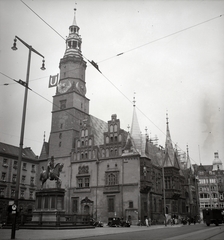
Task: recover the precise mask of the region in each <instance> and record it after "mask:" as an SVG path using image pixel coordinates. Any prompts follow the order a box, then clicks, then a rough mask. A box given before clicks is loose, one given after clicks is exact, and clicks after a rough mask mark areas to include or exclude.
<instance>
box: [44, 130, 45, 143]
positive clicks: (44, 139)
mask: <svg viewBox="0 0 224 240" xmlns="http://www.w3.org/2000/svg"><path fill="white" fill-rule="evenodd" d="M44 142H45V131H44Z"/></svg>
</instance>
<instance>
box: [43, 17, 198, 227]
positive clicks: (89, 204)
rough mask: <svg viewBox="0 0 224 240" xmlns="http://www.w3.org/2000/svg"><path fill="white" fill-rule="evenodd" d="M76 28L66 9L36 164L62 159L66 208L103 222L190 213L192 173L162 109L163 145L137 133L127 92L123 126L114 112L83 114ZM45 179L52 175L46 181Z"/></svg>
mask: <svg viewBox="0 0 224 240" xmlns="http://www.w3.org/2000/svg"><path fill="white" fill-rule="evenodd" d="M75 13H76V12H75ZM79 30H80V29H79V27H78V25H77V23H76V16H74V21H73V23H72V25H71V26H70V27H69V36H68V37H67V39H66V50H65V53H64V56H63V58H62V59H61V60H60V64H59V68H60V80H59V84H58V86H57V89H56V94H55V96H54V97H53V110H52V123H51V133H50V137H49V141H48V142H44V144H43V148H42V152H41V155H40V158H39V163H40V164H39V167H40V169H41V168H42V167H44V168H45V169H46V167H47V164H48V162H49V160H50V158H51V157H52V156H53V157H54V161H55V164H56V163H63V164H64V167H63V170H62V172H61V175H60V178H61V180H62V188H64V189H65V191H66V194H65V199H64V205H65V210H66V212H68V213H80V214H90V215H91V216H92V217H93V218H95V219H97V220H101V221H103V222H105V223H107V222H108V219H109V218H113V217H120V218H121V217H122V218H124V219H126V220H130V221H131V222H132V224H137V223H138V222H139V220H141V221H144V219H145V218H146V217H150V218H151V219H152V220H154V221H156V222H163V221H164V213H165V214H166V216H167V217H171V216H176V217H179V218H180V217H185V216H188V215H192V216H195V215H197V204H198V202H197V197H196V194H195V192H196V190H195V188H196V186H195V178H194V176H193V175H192V179H191V180H189V176H187V178H186V171H188V170H187V169H186V167H185V169H184V168H183V164H181V162H180V157H179V156H178V154H177V151H176V150H175V149H174V148H173V145H172V140H171V137H170V130H169V123H168V117H167V139H166V143H165V145H166V146H165V148H164V149H163V148H161V147H158V146H157V145H156V144H154V143H153V141H151V140H150V139H149V137H148V136H147V135H146V136H143V135H142V134H141V131H140V128H139V124H138V119H137V115H136V111H135V100H134V101H133V118H132V126H131V129H130V132H129V131H125V130H123V129H121V127H120V119H119V117H118V116H117V115H116V114H112V115H111V119H109V120H108V122H104V121H103V120H100V119H98V118H97V117H95V116H92V115H91V114H90V111H89V102H90V100H89V99H88V98H87V97H86V81H85V71H86V67H87V63H86V61H85V60H84V59H83V56H82V52H81V47H82V39H81V37H80V35H79ZM162 170H164V173H163V171H162ZM190 185H193V187H189V186H190ZM163 186H165V192H164V189H163ZM45 187H46V188H52V187H55V183H54V182H52V181H47V183H46V186H45ZM190 196H191V197H190ZM164 204H165V207H164ZM193 206H194V207H193Z"/></svg>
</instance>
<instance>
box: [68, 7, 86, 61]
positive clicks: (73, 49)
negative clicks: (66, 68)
mask: <svg viewBox="0 0 224 240" xmlns="http://www.w3.org/2000/svg"><path fill="white" fill-rule="evenodd" d="M81 45H82V38H81V36H80V35H79V27H78V25H77V22H76V8H74V18H73V22H72V25H71V26H70V27H69V36H68V37H67V39H66V50H65V54H64V57H67V56H71V57H74V56H75V57H76V58H77V57H79V58H82V53H81Z"/></svg>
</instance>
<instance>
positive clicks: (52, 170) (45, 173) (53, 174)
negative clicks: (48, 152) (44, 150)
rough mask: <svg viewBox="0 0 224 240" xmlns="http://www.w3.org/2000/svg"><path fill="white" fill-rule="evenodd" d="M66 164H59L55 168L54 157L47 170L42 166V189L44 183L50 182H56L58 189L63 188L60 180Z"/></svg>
mask: <svg viewBox="0 0 224 240" xmlns="http://www.w3.org/2000/svg"><path fill="white" fill-rule="evenodd" d="M63 166H64V164H63V163H57V164H56V165H55V166H54V157H53V156H52V157H51V159H50V162H49V163H48V164H47V170H45V169H44V167H43V166H42V173H41V174H40V181H41V182H42V185H41V188H43V185H44V183H45V182H46V181H47V179H49V180H51V181H52V180H55V181H56V183H57V187H58V188H60V187H61V179H60V178H59V176H60V172H61V171H62V168H63Z"/></svg>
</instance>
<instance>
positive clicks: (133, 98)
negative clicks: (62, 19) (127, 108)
mask: <svg viewBox="0 0 224 240" xmlns="http://www.w3.org/2000/svg"><path fill="white" fill-rule="evenodd" d="M135 94H136V92H134V97H133V107H135V103H136V101H135Z"/></svg>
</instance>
